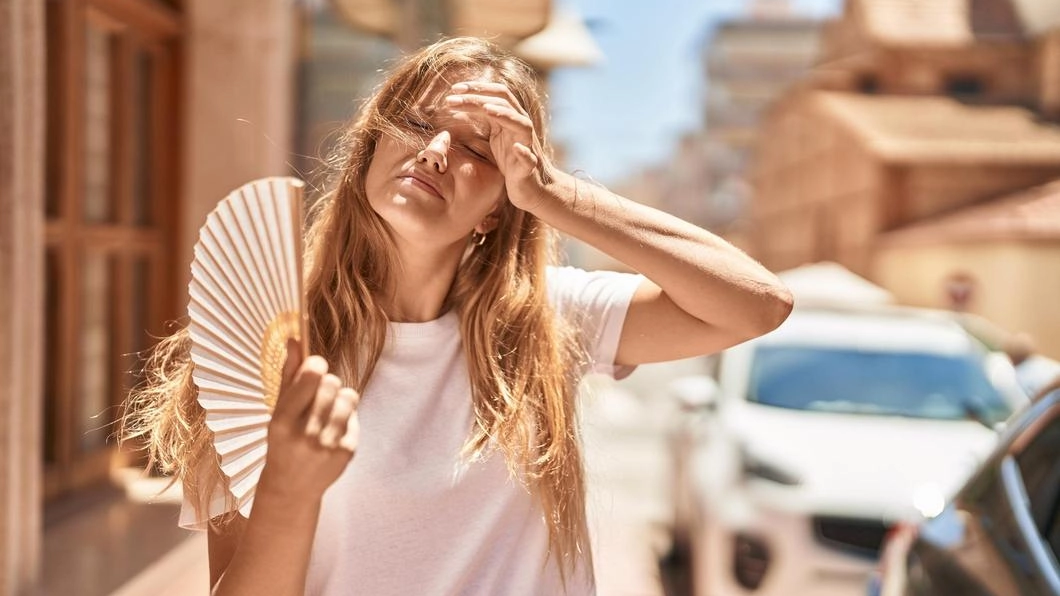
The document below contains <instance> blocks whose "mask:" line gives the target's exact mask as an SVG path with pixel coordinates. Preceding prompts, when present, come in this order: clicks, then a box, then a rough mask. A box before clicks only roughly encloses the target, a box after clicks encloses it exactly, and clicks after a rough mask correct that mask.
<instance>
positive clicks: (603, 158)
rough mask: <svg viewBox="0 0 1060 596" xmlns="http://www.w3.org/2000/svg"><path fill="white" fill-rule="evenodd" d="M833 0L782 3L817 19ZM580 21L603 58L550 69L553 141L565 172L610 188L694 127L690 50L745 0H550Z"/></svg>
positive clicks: (834, 8) (696, 87) (837, 1)
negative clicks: (561, 150) (562, 152)
mask: <svg viewBox="0 0 1060 596" xmlns="http://www.w3.org/2000/svg"><path fill="white" fill-rule="evenodd" d="M841 2H842V0H791V1H790V4H791V6H792V8H793V9H794V10H795V12H796V13H798V14H801V15H806V16H811V17H826V16H831V15H834V14H836V13H837V12H838V11H839V8H840V6H841ZM557 4H558V5H560V6H561V7H564V8H566V9H573V10H574V11H576V12H577V13H578V14H580V15H581V16H582V18H583V19H584V20H585V21H586V22H587V23H588V24H589V26H590V32H591V33H592V35H593V38H594V40H595V41H596V43H597V45H598V46H599V47H600V49H601V50H602V51H603V53H604V56H605V59H604V61H603V62H602V63H601V64H599V65H597V66H593V67H591V68H566V69H557V70H556V71H554V72H553V73H552V77H551V80H550V84H551V90H550V96H551V109H552V129H551V133H552V136H553V139H554V140H555V141H558V142H560V143H562V144H563V146H564V148H565V149H566V151H567V166H568V167H567V169H569V170H580V171H583V172H585V173H586V174H588V175H590V176H591V177H593V178H595V179H596V180H599V181H600V182H603V183H605V184H616V183H618V182H621V181H622V180H623V179H625V178H626V177H628V176H630V175H632V174H634V173H635V172H637V171H639V170H642V169H644V168H645V167H648V166H651V165H655V164H659V163H662V162H663V161H664V160H665V159H666V158H667V156H668V155H669V154H670V152H671V150H672V148H673V147H674V146H675V144H676V142H677V140H678V139H679V138H680V137H681V135H682V134H684V133H686V132H690V131H693V130H696V129H698V128H699V127H700V126H701V125H702V117H701V111H702V110H701V108H700V105H701V99H700V98H701V97H702V92H703V85H704V82H703V76H702V74H701V73H702V66H701V65H700V62H699V53H700V48H701V47H702V45H703V44H704V43H705V42H706V41H707V40H709V35H710V32H711V30H712V29H713V27H714V26H715V25H716V24H717V23H719V22H722V21H724V20H727V19H733V18H738V17H739V16H740V15H742V14H744V13H745V11H746V5H747V4H749V2H747V1H746V0H557Z"/></svg>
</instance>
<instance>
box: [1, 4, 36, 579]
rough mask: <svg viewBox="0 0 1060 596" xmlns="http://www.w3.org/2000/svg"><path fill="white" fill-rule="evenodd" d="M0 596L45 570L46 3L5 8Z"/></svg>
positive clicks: (3, 29) (2, 27)
mask: <svg viewBox="0 0 1060 596" xmlns="http://www.w3.org/2000/svg"><path fill="white" fill-rule="evenodd" d="M0 98H2V99H0V593H2V594H15V593H18V592H19V591H20V590H22V589H24V588H26V587H27V586H29V585H31V584H32V582H33V580H34V579H35V578H36V576H37V573H38V571H39V568H40V549H41V534H40V532H41V497H40V460H41V455H40V443H41V441H40V436H39V432H40V409H41V408H40V398H39V396H40V392H41V386H40V379H41V366H42V363H41V352H42V348H41V337H42V328H43V326H42V317H43V313H42V303H43V298H42V296H43V287H42V286H43V278H44V275H43V254H42V251H43V246H44V241H43V225H44V206H43V200H44V199H43V193H44V189H43V181H44V171H43V164H44V113H43V112H44V1H43V0H31V1H27V0H0Z"/></svg>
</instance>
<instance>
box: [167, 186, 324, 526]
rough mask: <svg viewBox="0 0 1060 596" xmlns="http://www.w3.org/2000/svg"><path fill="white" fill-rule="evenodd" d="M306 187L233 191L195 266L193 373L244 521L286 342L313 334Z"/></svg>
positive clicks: (211, 223)
mask: <svg viewBox="0 0 1060 596" xmlns="http://www.w3.org/2000/svg"><path fill="white" fill-rule="evenodd" d="M303 186H304V184H303V183H302V181H300V180H297V179H295V178H263V179H260V180H255V181H253V182H250V183H248V184H245V185H243V186H241V187H240V188H238V189H236V190H235V191H233V192H232V193H231V194H229V195H228V196H227V197H225V198H224V199H223V200H222V201H221V202H220V203H218V205H217V208H216V209H214V210H213V212H212V213H210V215H209V216H208V217H207V218H206V224H205V225H203V227H202V229H201V230H200V231H199V241H198V243H196V244H195V253H194V258H193V259H192V263H191V284H190V286H189V288H188V293H189V296H190V299H189V302H188V318H189V319H190V323H189V325H188V330H189V333H190V335H191V341H192V347H191V359H192V362H193V363H194V364H195V366H194V370H193V373H192V377H193V379H194V381H195V384H196V386H198V388H199V397H198V399H199V404H201V405H202V407H203V408H204V409H205V410H206V425H207V426H208V427H209V428H210V430H212V431H213V433H214V447H215V448H216V449H217V453H218V454H219V455H220V457H221V470H222V471H223V472H224V474H225V476H227V477H228V479H229V489H230V491H231V493H232V496H233V497H235V500H236V503H237V504H238V505H239V511H240V513H242V514H243V515H244V516H249V515H250V509H251V507H252V506H253V502H254V489H255V487H256V486H257V484H258V478H259V477H260V476H261V470H262V468H263V467H264V465H265V453H266V437H267V432H268V424H269V420H270V419H271V415H272V409H273V407H274V406H275V405H276V398H277V396H278V394H279V390H280V381H281V376H282V374H283V365H284V361H285V359H286V357H287V340H288V338H292V337H293V338H296V339H301V338H304V337H305V336H306V335H305V333H306V332H305V316H304V312H305V311H304V309H303V306H302V305H303V302H304V297H303V292H302V189H303ZM306 343H307V342H301V344H302V346H303V352H305V346H306ZM303 356H304V354H303Z"/></svg>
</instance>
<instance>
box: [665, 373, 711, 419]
mask: <svg viewBox="0 0 1060 596" xmlns="http://www.w3.org/2000/svg"><path fill="white" fill-rule="evenodd" d="M666 392H667V393H668V394H669V395H670V396H671V397H672V398H673V399H674V400H675V401H676V402H677V404H678V405H679V406H680V407H681V409H682V410H684V411H687V412H703V411H714V410H715V409H717V406H718V396H719V394H720V393H721V388H720V387H718V382H717V381H715V380H714V379H713V378H712V377H708V376H706V375H691V376H687V377H680V378H677V379H674V380H673V381H670V383H669V384H668V385H667V386H666Z"/></svg>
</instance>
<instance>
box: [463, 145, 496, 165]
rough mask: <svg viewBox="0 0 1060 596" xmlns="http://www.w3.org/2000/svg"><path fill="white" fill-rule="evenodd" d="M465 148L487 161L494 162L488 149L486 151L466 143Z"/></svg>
mask: <svg viewBox="0 0 1060 596" xmlns="http://www.w3.org/2000/svg"><path fill="white" fill-rule="evenodd" d="M464 150H466V151H467V152H468V153H470V154H471V155H473V156H475V157H476V158H478V159H480V160H482V161H485V162H487V163H493V159H492V157H491V156H490V154H489V152H487V151H484V150H482V149H476V148H475V147H472V146H471V145H464Z"/></svg>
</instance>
